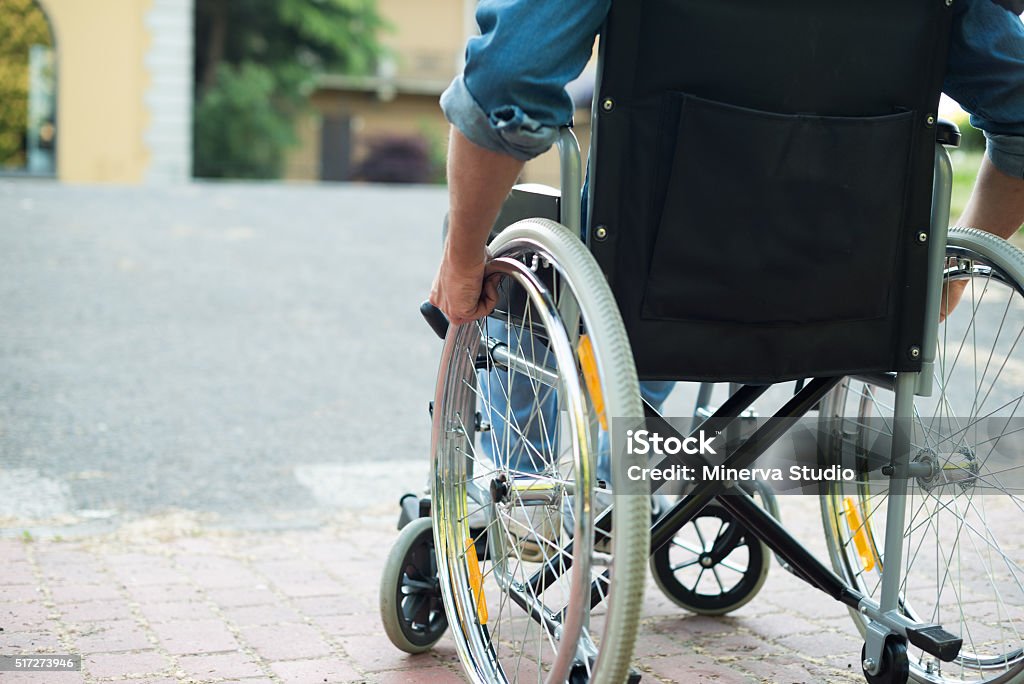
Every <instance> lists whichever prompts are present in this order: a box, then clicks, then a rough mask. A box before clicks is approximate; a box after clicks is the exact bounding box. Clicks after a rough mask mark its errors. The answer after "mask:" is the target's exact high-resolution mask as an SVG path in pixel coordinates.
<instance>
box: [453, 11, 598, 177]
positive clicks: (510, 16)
mask: <svg viewBox="0 0 1024 684" xmlns="http://www.w3.org/2000/svg"><path fill="white" fill-rule="evenodd" d="M609 2H610V0H579V1H576V0H574V1H573V2H565V0H481V2H480V3H479V5H478V6H477V14H476V18H477V23H478V24H479V26H480V35H479V36H476V37H474V38H472V39H470V41H469V43H468V45H467V46H466V68H465V70H464V71H463V73H462V74H460V75H459V76H458V77H456V78H455V80H454V81H453V82H452V84H451V85H450V86H449V87H448V89H447V90H445V91H444V93H443V94H442V95H441V109H442V110H443V111H444V114H445V117H447V119H448V120H449V121H450V122H451V123H452V125H454V126H455V127H456V128H457V129H459V131H460V132H461V133H462V134H463V135H464V136H466V137H467V138H468V139H469V140H471V141H472V142H474V143H476V144H477V145H479V146H481V147H484V148H486V149H489V150H491V151H494V152H499V153H502V154H507V155H509V156H512V157H515V158H516V159H520V160H523V161H526V160H529V159H532V158H533V157H536V156H538V155H539V154H541V153H543V152H545V151H546V150H547V149H548V148H550V147H551V145H552V144H553V143H554V142H555V141H556V140H557V138H558V128H559V127H560V126H564V125H566V124H568V123H569V122H570V121H571V120H572V113H573V103H572V99H571V98H570V97H569V95H568V93H566V91H565V86H566V84H568V83H569V82H570V81H572V80H573V79H575V78H576V77H577V76H579V75H580V73H581V72H582V71H583V68H584V67H585V66H586V64H587V61H588V60H589V59H590V54H591V50H592V48H593V45H594V37H595V36H596V35H597V31H598V29H599V28H600V26H601V24H602V22H603V21H604V17H605V15H606V14H607V13H608V6H609Z"/></svg>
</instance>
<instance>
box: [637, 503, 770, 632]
mask: <svg viewBox="0 0 1024 684" xmlns="http://www.w3.org/2000/svg"><path fill="white" fill-rule="evenodd" d="M769 557H770V556H769V552H768V547H766V546H765V545H764V543H763V542H761V541H760V540H758V539H757V538H756V537H755V536H754V535H752V534H750V532H748V531H747V530H746V529H745V528H744V527H743V526H742V525H740V524H739V523H738V522H736V521H735V520H733V517H732V515H731V514H730V513H729V512H728V511H727V510H725V509H724V508H722V507H721V506H719V505H718V504H708V505H707V506H705V507H704V509H703V510H701V512H700V514H699V515H698V516H697V517H696V518H694V519H693V520H691V521H690V522H689V523H688V524H686V525H684V526H683V527H682V529H680V530H679V531H678V532H677V533H676V535H675V537H673V538H672V540H671V541H669V542H668V543H667V544H665V545H664V546H662V547H661V548H660V549H658V550H657V551H655V552H654V553H653V554H652V555H651V561H650V564H651V574H652V575H654V581H655V583H656V584H657V585H658V587H659V588H660V589H661V591H662V592H663V593H664V594H665V596H666V597H668V598H669V599H671V600H672V602H673V603H675V604H676V605H678V606H680V607H682V608H685V609H686V610H689V611H692V612H694V613H697V614H698V615H725V614H726V613H729V612H732V611H734V610H736V609H737V608H740V607H741V606H744V605H746V604H747V602H749V601H750V600H751V599H752V598H754V596H756V595H757V592H758V591H760V590H761V587H762V586H764V581H765V579H766V578H767V577H768V563H769V561H768V559H769Z"/></svg>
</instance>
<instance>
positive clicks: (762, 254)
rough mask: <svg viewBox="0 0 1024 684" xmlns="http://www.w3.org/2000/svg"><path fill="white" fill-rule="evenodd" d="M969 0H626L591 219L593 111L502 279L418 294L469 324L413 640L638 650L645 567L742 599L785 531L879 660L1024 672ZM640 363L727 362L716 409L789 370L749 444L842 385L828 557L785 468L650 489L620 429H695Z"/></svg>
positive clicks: (521, 198)
mask: <svg viewBox="0 0 1024 684" xmlns="http://www.w3.org/2000/svg"><path fill="white" fill-rule="evenodd" d="M951 4H952V3H950V2H949V1H948V0H947V1H946V2H936V1H934V0H904V1H901V2H895V3H894V2H890V1H889V0H868V2H867V3H866V4H865V3H859V4H857V5H851V4H838V3H816V2H812V1H811V0H784V1H783V2H777V3H753V2H737V3H723V2H719V1H718V0H646V1H645V2H614V3H612V8H611V11H610V14H609V17H608V19H607V22H606V25H605V27H604V29H603V31H602V40H601V45H600V56H599V59H600V69H599V73H600V77H599V89H598V92H597V94H596V95H595V99H594V114H593V121H594V129H593V139H592V147H591V155H590V162H589V168H588V174H587V181H588V191H587V193H586V197H587V206H586V209H587V213H586V215H587V220H586V221H585V222H583V221H582V220H581V206H580V203H579V202H577V201H576V198H577V197H579V196H580V194H581V188H582V186H583V182H582V181H583V174H582V169H581V162H580V153H579V148H578V145H577V144H576V141H575V138H574V136H573V135H572V132H571V130H570V129H565V130H564V131H563V132H562V135H561V138H560V140H559V152H560V157H561V163H562V177H561V194H560V196H559V195H558V194H557V193H551V192H541V191H538V190H537V189H536V188H530V187H519V188H517V189H516V190H514V191H513V194H512V196H511V197H510V199H509V201H508V202H507V203H506V207H505V209H504V210H503V212H502V217H501V218H499V222H498V225H499V227H502V228H503V229H502V230H500V232H497V233H496V234H495V235H494V236H493V239H492V241H491V243H490V250H491V253H492V255H493V260H492V261H491V264H490V269H491V271H492V272H493V273H496V274H499V275H500V277H501V287H500V290H501V293H502V297H501V301H500V303H499V306H498V308H496V309H495V311H494V313H492V314H491V316H489V317H488V318H487V319H485V320H482V321H477V322H474V323H472V324H466V325H462V326H458V327H450V328H449V327H448V325H447V322H446V321H444V320H443V316H440V312H438V311H436V310H434V309H432V308H431V307H429V305H425V307H424V309H423V311H424V315H425V316H426V317H427V319H428V322H430V323H431V325H432V327H433V328H434V329H435V331H436V332H437V333H438V334H439V335H440V336H441V337H442V338H443V339H444V347H443V351H442V354H441V362H440V367H439V371H438V379H437V385H436V390H435V394H434V398H433V401H432V402H431V414H432V447H431V448H432V455H431V464H432V466H431V467H432V479H431V492H430V496H429V498H426V499H421V498H419V497H417V496H415V495H407V496H406V497H403V500H402V509H403V511H402V517H401V520H400V528H401V534H400V536H399V538H398V540H397V541H396V543H395V545H394V547H393V549H392V551H391V554H390V556H389V558H388V561H387V564H386V567H385V570H384V573H383V575H382V580H381V596H380V603H381V614H382V619H383V622H384V627H385V630H386V631H387V633H388V636H389V637H390V638H391V640H392V642H393V643H394V644H395V645H396V646H397V647H399V648H401V649H403V650H405V651H407V652H410V653H415V652H421V651H425V650H427V649H429V648H431V647H432V646H433V645H434V644H435V643H436V642H437V641H438V640H439V639H440V638H441V636H442V635H443V634H444V633H445V632H446V630H449V631H450V634H451V637H452V639H453V641H454V644H455V647H456V650H457V652H458V656H459V659H460V661H461V663H462V665H463V668H464V671H465V674H466V676H467V678H468V679H469V680H470V681H473V682H480V683H485V684H490V683H492V682H514V681H538V682H539V681H545V682H552V683H554V682H565V681H568V682H600V683H614V684H619V683H621V682H624V681H629V682H635V681H640V679H641V674H640V672H639V671H638V670H637V669H635V668H634V667H633V664H632V655H633V649H634V645H635V641H636V635H637V630H638V624H639V621H640V619H641V608H642V604H643V600H642V599H643V594H644V591H645V585H646V584H647V572H648V566H649V567H650V570H651V572H652V573H653V575H654V578H655V582H656V584H657V585H658V587H659V588H660V589H661V590H662V591H663V592H665V594H666V596H668V597H669V598H670V599H671V600H673V601H674V602H675V603H677V604H678V605H680V606H681V607H682V608H684V609H687V610H690V611H693V612H698V613H704V614H709V615H721V614H725V613H728V612H730V611H732V610H735V609H736V608H738V607H740V606H742V605H744V604H745V603H746V602H747V601H749V600H751V599H752V598H754V596H755V595H756V594H757V592H758V590H759V589H760V588H761V586H762V585H763V583H764V578H765V576H766V573H767V572H768V568H769V565H770V558H771V556H772V555H773V554H774V555H775V557H776V558H777V559H778V560H779V561H780V564H781V565H782V567H784V568H785V569H786V570H788V571H790V572H792V573H794V574H795V575H797V576H798V577H799V578H801V579H802V580H804V581H806V582H807V584H809V585H810V587H812V588H814V589H817V590H819V591H821V592H823V593H824V594H826V595H828V596H829V597H831V598H832V599H834V600H836V601H839V602H841V603H842V604H844V605H845V606H847V607H848V609H849V612H850V615H851V617H852V619H853V621H854V622H855V624H856V626H857V628H858V629H859V630H860V632H861V634H862V635H863V637H864V647H863V651H862V654H861V663H862V668H863V674H864V676H865V678H866V680H867V681H868V682H871V683H884V684H893V683H902V682H905V681H907V680H908V679H912V680H914V681H918V682H931V683H946V682H990V683H996V682H999V683H1004V682H1024V636H1022V635H1024V582H1022V579H1024V568H1022V562H1024V549H1022V545H1021V542H1020V539H1021V537H1020V536H1019V535H1016V534H1015V528H1016V526H1017V521H1018V520H1019V516H1020V513H1021V511H1024V505H1022V501H1021V499H1020V498H1019V496H1018V494H1017V490H1018V489H1019V487H1016V486H1015V485H1014V484H1013V475H1014V472H1013V465H1012V455H1011V464H1010V465H1009V466H1006V467H1003V466H997V465H995V460H994V459H992V457H991V455H992V453H993V450H995V449H997V447H998V446H999V444H1000V441H1001V440H1008V441H1012V439H1013V433H1014V432H1015V431H1017V430H1021V426H1020V423H1019V421H1018V419H1017V416H1019V415H1020V414H1021V412H1022V411H1024V408H1022V407H1021V404H1022V403H1024V339H1022V338H1024V252H1021V251H1020V250H1018V249H1016V248H1014V247H1012V246H1011V245H1009V244H1007V243H1006V242H1004V241H1002V240H1000V239H998V238H996V237H994V236H992V235H989V234H987V233H983V232H980V231H977V230H973V229H949V230H947V226H948V224H949V202H950V194H951V187H952V163H951V159H950V155H949V152H948V151H947V148H948V147H953V146H955V145H956V144H957V143H958V141H959V133H958V131H957V130H956V128H955V126H953V125H952V124H947V123H945V122H941V121H939V120H938V119H937V115H936V112H937V107H938V99H939V91H940V87H941V83H942V76H943V68H944V63H945V51H946V44H947V43H948V35H949V25H950V21H951V12H952V9H951ZM562 198H564V199H562ZM555 218H557V219H558V220H557V221H556V220H555ZM506 226H507V227H506ZM956 290H960V291H962V292H963V298H962V300H961V301H960V303H959V305H958V306H957V307H956V308H955V309H954V310H953V311H952V312H951V313H949V314H948V315H946V316H944V317H943V316H940V312H945V311H946V308H947V303H948V301H949V298H950V297H951V296H952V295H951V294H950V293H952V292H954V291H956ZM940 318H941V322H940ZM640 380H672V381H693V382H701V383H731V384H730V388H731V389H732V390H733V391H731V393H730V396H729V397H728V398H727V399H726V400H725V401H724V402H723V403H721V404H720V405H718V406H717V407H714V406H711V407H710V408H708V407H709V406H710V400H709V398H708V395H707V393H706V392H705V393H704V394H703V398H702V400H701V402H699V403H701V406H699V407H698V408H699V410H698V411H697V420H696V424H695V425H693V426H691V427H690V428H687V429H688V430H689V431H690V435H692V436H695V435H698V434H699V433H700V432H701V431H704V432H705V433H708V434H719V433H720V432H726V431H728V430H730V429H734V428H735V427H736V425H737V424H738V423H739V422H742V421H743V420H744V419H745V417H749V413H748V412H749V410H750V408H751V406H752V405H753V404H754V402H755V401H757V400H758V399H759V398H761V397H763V396H764V395H765V392H766V390H767V388H768V387H770V386H772V385H776V384H781V383H790V382H793V383H795V384H796V389H795V391H794V393H793V394H792V396H791V398H789V399H788V400H786V401H785V402H783V405H782V406H781V407H779V408H778V410H777V411H776V412H775V413H774V415H772V416H771V417H768V418H766V419H764V420H758V421H756V422H755V423H754V424H753V426H752V427H751V428H750V429H747V430H742V431H741V432H745V433H747V434H745V435H743V436H742V438H741V439H739V440H738V441H736V442H735V443H733V442H730V448H729V450H728V452H727V453H726V454H724V455H723V460H722V463H723V464H724V465H725V466H727V467H734V468H746V467H749V466H751V465H752V464H754V463H755V462H756V461H757V459H758V458H759V457H761V456H762V455H763V454H764V453H765V452H766V451H767V450H768V449H769V447H771V446H772V445H773V444H775V443H777V442H778V441H779V440H780V439H781V438H782V437H783V436H784V435H786V434H787V431H789V430H791V428H793V427H794V426H795V425H797V423H798V421H799V420H800V419H801V418H803V420H804V421H806V420H808V418H806V416H808V415H812V414H816V417H813V418H812V419H811V420H813V421H817V423H818V426H819V429H818V430H817V431H816V432H815V433H814V434H815V436H816V450H817V457H818V458H819V459H820V461H819V462H820V463H821V464H848V465H850V469H851V472H853V473H854V477H853V478H852V479H850V480H842V481H840V480H835V481H827V482H822V483H821V484H820V486H819V487H818V488H817V489H816V493H817V496H819V498H820V504H821V513H822V525H823V530H824V538H825V542H826V546H827V549H828V556H829V558H828V564H826V563H825V562H823V561H821V560H819V559H818V558H816V557H815V556H814V555H813V554H812V553H811V552H810V551H808V550H807V549H806V548H805V547H804V546H803V545H802V544H801V543H800V542H799V541H798V540H796V539H795V538H794V537H793V536H792V535H791V534H790V533H789V532H788V531H787V530H786V528H785V527H784V525H783V524H782V523H781V522H780V521H779V519H778V515H777V514H776V507H775V505H774V496H773V495H772V493H771V492H768V491H765V490H763V489H759V488H758V487H751V486H749V485H745V484H743V483H738V482H729V481H723V480H716V479H706V480H703V481H698V482H696V483H693V484H692V485H690V486H688V487H686V488H685V489H684V490H682V491H680V492H679V493H678V494H679V495H678V497H677V499H676V500H675V501H671V502H670V504H669V505H665V506H659V507H658V510H656V511H655V512H654V514H653V515H652V503H651V502H652V497H651V489H650V486H649V483H647V482H641V481H637V480H634V479H633V478H631V477H629V476H627V475H626V474H627V473H629V472H630V469H631V468H640V469H642V468H644V467H648V466H649V465H650V463H649V460H648V457H647V456H644V455H640V454H637V453H634V452H633V451H631V450H630V449H628V448H626V446H625V445H626V433H627V432H628V431H629V430H633V429H636V428H637V427H638V426H641V425H643V426H651V425H656V426H659V427H661V428H663V429H665V430H666V431H672V430H676V428H675V427H673V426H672V425H669V424H668V423H667V422H665V421H664V419H663V418H662V417H661V416H660V415H659V413H658V411H657V407H656V406H653V405H651V403H649V402H645V401H644V400H643V399H642V396H641V392H640V386H639V381H640ZM706 387H709V385H707V386H706ZM730 426H732V427H730ZM983 426H984V428H985V429H982V427H983ZM993 426H995V427H993ZM673 434H678V432H677V433H673ZM682 436H684V435H683V434H680V437H682ZM879 444H881V445H882V447H879ZM879 454H881V457H879ZM1000 463H1004V462H1003V461H1000Z"/></svg>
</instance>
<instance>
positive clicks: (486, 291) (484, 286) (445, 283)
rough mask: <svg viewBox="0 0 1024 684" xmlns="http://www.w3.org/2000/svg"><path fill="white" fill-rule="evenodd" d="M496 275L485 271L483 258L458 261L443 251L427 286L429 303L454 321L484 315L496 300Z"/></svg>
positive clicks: (466, 320) (453, 322) (490, 309)
mask: <svg viewBox="0 0 1024 684" xmlns="http://www.w3.org/2000/svg"><path fill="white" fill-rule="evenodd" d="M497 281H498V276H496V275H492V276H487V275H486V264H485V261H484V260H483V259H480V260H471V261H469V262H468V263H459V260H458V259H455V258H452V257H450V256H449V255H448V254H445V257H444V258H443V259H442V260H441V266H440V267H439V268H438V269H437V275H436V276H434V284H433V286H432V287H431V288H430V303H431V304H433V305H434V306H436V307H437V308H439V309H440V310H441V311H443V312H444V315H445V316H447V317H448V320H449V321H450V322H451V323H452V324H453V325H462V324H463V323H469V322H471V321H475V320H477V319H478V318H483V317H484V316H486V315H487V314H489V313H490V312H491V311H492V310H493V309H494V307H495V305H496V304H497V303H498V284H497Z"/></svg>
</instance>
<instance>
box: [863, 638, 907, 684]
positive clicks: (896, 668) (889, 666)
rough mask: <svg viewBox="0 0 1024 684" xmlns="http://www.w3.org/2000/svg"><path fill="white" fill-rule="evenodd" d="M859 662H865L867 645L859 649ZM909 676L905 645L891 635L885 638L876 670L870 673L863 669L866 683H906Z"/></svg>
mask: <svg viewBox="0 0 1024 684" xmlns="http://www.w3.org/2000/svg"><path fill="white" fill-rule="evenodd" d="M860 661H861V663H866V662H867V647H866V646H865V647H863V648H861V650H860ZM909 678H910V659H909V658H908V657H907V645H906V644H905V643H904V642H902V641H901V640H899V639H894V638H892V637H890V638H888V639H886V640H885V646H884V647H883V648H882V663H881V665H880V666H879V668H878V672H877V673H875V674H870V673H869V672H868V671H867V669H866V668H865V669H864V679H866V680H868V684H906V683H907V679H909Z"/></svg>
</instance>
